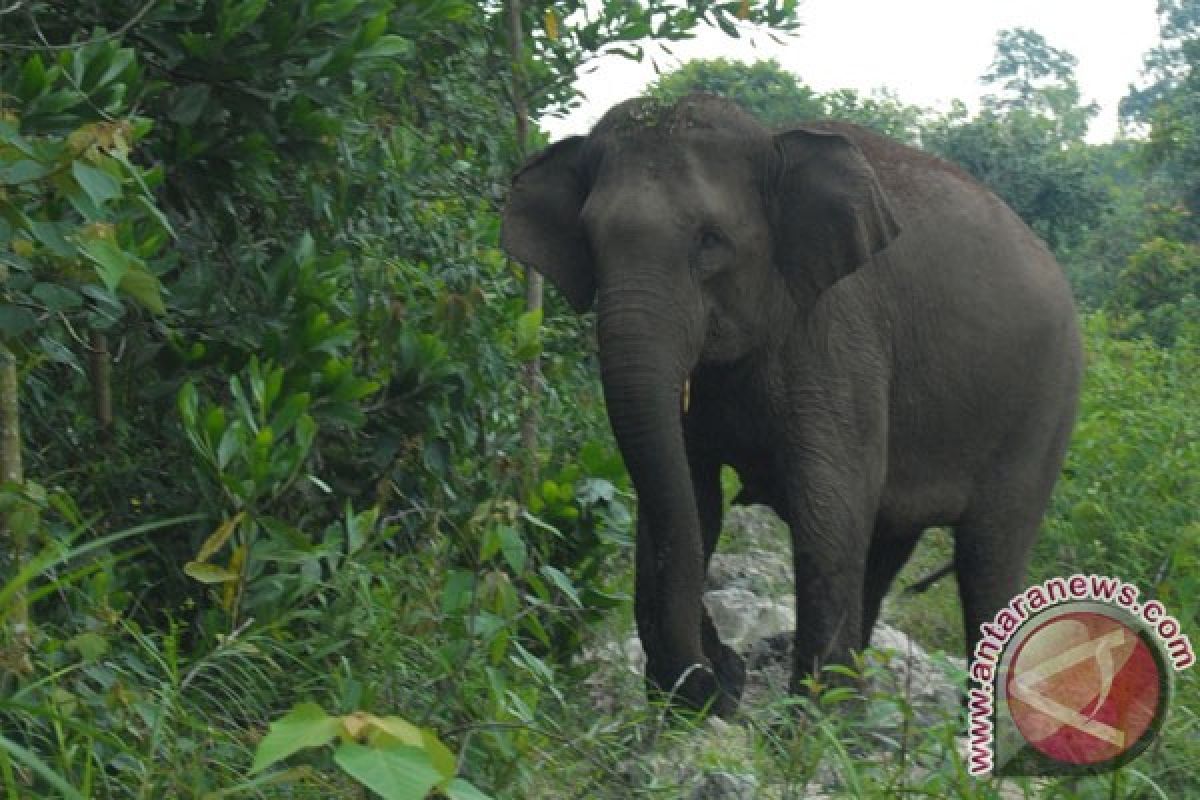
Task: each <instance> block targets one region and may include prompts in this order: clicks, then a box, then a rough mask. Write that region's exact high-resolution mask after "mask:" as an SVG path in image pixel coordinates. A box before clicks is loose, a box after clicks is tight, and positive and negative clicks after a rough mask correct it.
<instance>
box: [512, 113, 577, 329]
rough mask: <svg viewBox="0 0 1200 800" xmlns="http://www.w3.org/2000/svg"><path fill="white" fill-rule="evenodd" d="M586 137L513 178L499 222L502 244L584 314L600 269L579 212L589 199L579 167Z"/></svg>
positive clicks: (550, 150) (554, 148)
mask: <svg viewBox="0 0 1200 800" xmlns="http://www.w3.org/2000/svg"><path fill="white" fill-rule="evenodd" d="M583 141H584V139H583V137H582V136H572V137H570V138H567V139H563V140H562V141H560V142H556V143H554V144H552V145H550V146H549V147H547V148H546V149H545V150H543V151H542V152H541V153H539V154H537V155H536V156H534V157H533V158H531V159H530V160H529V161H528V162H527V163H526V164H525V166H524V167H522V168H521V171H520V172H518V173H517V176H516V177H515V178H514V179H513V186H512V190H511V191H510V192H509V195H508V202H507V203H505V205H504V215H503V218H502V220H501V227H500V246H501V247H503V248H504V250H505V251H506V252H507V253H508V254H509V255H510V256H512V257H513V258H514V259H516V260H517V261H520V262H521V263H522V264H525V265H526V266H528V267H532V268H533V269H536V270H537V271H538V272H540V273H542V274H543V275H545V276H546V277H547V278H549V279H550V282H551V283H553V284H554V285H555V286H557V287H558V289H559V291H561V292H562V293H563V295H564V296H566V298H567V301H568V302H570V304H571V307H572V308H574V309H575V310H576V311H578V312H580V313H582V312H584V311H587V310H588V309H589V308H591V307H592V302H593V300H594V299H595V296H596V273H595V269H594V268H593V266H592V256H591V252H590V250H589V248H588V243H587V239H586V238H585V237H584V233H583V225H582V224H581V222H580V219H579V214H580V212H581V211H582V210H583V204H584V201H585V200H587V183H586V180H585V178H584V176H583V174H582V171H581V169H580V163H579V153H580V150H581V148H582V146H583Z"/></svg>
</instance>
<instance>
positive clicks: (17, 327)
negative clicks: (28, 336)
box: [0, 303, 37, 339]
mask: <svg viewBox="0 0 1200 800" xmlns="http://www.w3.org/2000/svg"><path fill="white" fill-rule="evenodd" d="M36 326H37V318H36V317H34V316H33V314H32V313H31V312H30V311H29V309H27V308H23V307H21V306H14V305H13V304H11V303H5V304H3V305H0V337H3V338H5V339H15V338H17V337H18V336H20V335H21V334H23V333H25V331H27V330H29V329H31V328H34V327H36Z"/></svg>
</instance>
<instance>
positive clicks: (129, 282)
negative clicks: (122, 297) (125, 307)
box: [119, 266, 167, 314]
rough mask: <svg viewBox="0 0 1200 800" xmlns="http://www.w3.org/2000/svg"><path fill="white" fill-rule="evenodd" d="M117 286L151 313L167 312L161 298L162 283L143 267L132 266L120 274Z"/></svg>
mask: <svg viewBox="0 0 1200 800" xmlns="http://www.w3.org/2000/svg"><path fill="white" fill-rule="evenodd" d="M119 286H120V289H121V291H123V292H125V294H127V295H129V296H130V297H132V298H133V299H134V300H136V301H138V303H140V304H141V306H142V308H144V309H146V310H147V311H149V312H150V313H151V314H165V313H167V306H166V304H165V303H163V298H162V284H161V283H159V281H158V278H157V277H155V276H154V275H153V274H152V273H151V272H150V271H149V270H147V269H145V268H144V267H141V266H134V267H132V268H131V269H130V270H129V271H128V272H126V273H125V274H124V275H122V276H121V282H120V284H119Z"/></svg>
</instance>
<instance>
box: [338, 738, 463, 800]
mask: <svg viewBox="0 0 1200 800" xmlns="http://www.w3.org/2000/svg"><path fill="white" fill-rule="evenodd" d="M333 760H334V761H335V762H337V765H338V766H339V767H341V768H342V769H343V770H345V771H346V773H347V774H348V775H349V776H350V777H352V778H354V779H355V780H357V781H358V782H359V783H361V784H362V785H363V786H366V787H367V788H368V789H370V790H371V791H373V792H375V793H376V794H378V795H379V796H381V797H383V798H385V800H425V798H426V797H427V796H428V795H429V792H430V791H432V790H433V787H435V786H437V785H438V784H439V783H441V781H442V780H443V776H442V774H441V773H440V772H438V771H437V770H436V769H434V767H433V764H432V763H431V762H430V760H429V754H428V753H426V752H425V751H424V750H422V749H420V748H418V747H388V748H386V749H376V748H373V747H364V746H363V745H361V744H344V745H342V746H341V747H339V748H338V749H337V750H336V751H335V752H334V754H333Z"/></svg>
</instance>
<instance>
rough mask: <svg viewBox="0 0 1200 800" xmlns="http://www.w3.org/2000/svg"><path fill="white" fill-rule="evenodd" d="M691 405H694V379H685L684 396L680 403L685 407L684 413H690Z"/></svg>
mask: <svg viewBox="0 0 1200 800" xmlns="http://www.w3.org/2000/svg"><path fill="white" fill-rule="evenodd" d="M691 404H692V379H691V378H684V379H683V396H682V398H681V402H680V405H682V406H683V413H685V414H686V413H687V412H688V406H690V405H691Z"/></svg>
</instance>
